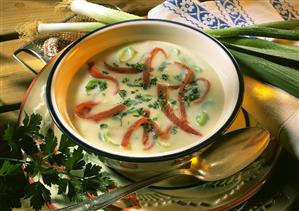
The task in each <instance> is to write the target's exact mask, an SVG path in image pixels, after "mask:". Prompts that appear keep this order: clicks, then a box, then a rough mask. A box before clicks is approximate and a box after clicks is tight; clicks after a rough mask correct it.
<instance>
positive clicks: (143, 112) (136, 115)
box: [133, 108, 146, 117]
mask: <svg viewBox="0 0 299 211" xmlns="http://www.w3.org/2000/svg"><path fill="white" fill-rule="evenodd" d="M135 112H136V114H134V115H133V116H134V117H140V116H144V115H145V114H146V112H145V111H144V110H143V108H138V109H136V110H135Z"/></svg>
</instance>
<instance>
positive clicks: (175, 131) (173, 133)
mask: <svg viewBox="0 0 299 211" xmlns="http://www.w3.org/2000/svg"><path fill="white" fill-rule="evenodd" d="M177 133H178V127H177V126H172V127H171V129H170V134H172V135H175V134H177Z"/></svg>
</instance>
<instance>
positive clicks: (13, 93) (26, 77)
mask: <svg viewBox="0 0 299 211" xmlns="http://www.w3.org/2000/svg"><path fill="white" fill-rule="evenodd" d="M58 2H60V1H58V0H0V20H1V21H0V41H1V42H0V106H1V105H12V104H18V103H20V102H21V100H22V98H23V95H24V93H25V91H26V89H27V87H28V86H29V84H30V82H31V80H32V79H33V78H34V76H35V75H34V74H33V73H31V72H30V71H28V70H27V69H26V68H25V67H23V66H22V65H20V64H19V63H18V62H17V61H16V60H15V59H14V58H13V57H12V55H13V52H14V51H15V50H17V49H18V48H19V47H21V46H22V45H24V44H25V43H26V42H28V41H27V40H24V39H18V34H17V33H16V27H17V26H20V25H22V24H25V23H28V22H33V21H36V20H40V21H44V22H58V21H61V20H63V19H65V18H66V17H68V16H69V15H71V13H70V12H61V11H55V5H57V3H58ZM93 2H99V3H106V4H113V5H116V6H118V7H119V8H121V9H122V10H124V11H127V12H131V13H135V14H138V15H146V14H147V11H148V10H149V9H150V8H152V7H154V6H156V5H157V4H159V3H161V2H163V0H149V1H143V0H93ZM28 62H30V63H31V64H32V65H33V66H35V68H36V69H40V68H41V67H42V66H43V65H42V64H41V63H40V62H39V61H37V60H34V59H28ZM17 116H18V111H17V110H15V111H11V112H5V113H0V129H1V128H2V127H3V124H4V123H5V122H7V121H15V120H16V119H17Z"/></svg>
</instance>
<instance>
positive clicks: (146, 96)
mask: <svg viewBox="0 0 299 211" xmlns="http://www.w3.org/2000/svg"><path fill="white" fill-rule="evenodd" d="M152 98H153V96H152V95H150V94H143V95H142V94H138V95H136V96H135V99H136V100H138V101H142V102H149V101H151V100H152Z"/></svg>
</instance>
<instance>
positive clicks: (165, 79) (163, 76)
mask: <svg viewBox="0 0 299 211" xmlns="http://www.w3.org/2000/svg"><path fill="white" fill-rule="evenodd" d="M161 77H162V80H164V81H167V80H168V78H169V75H167V74H162V76H161Z"/></svg>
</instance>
